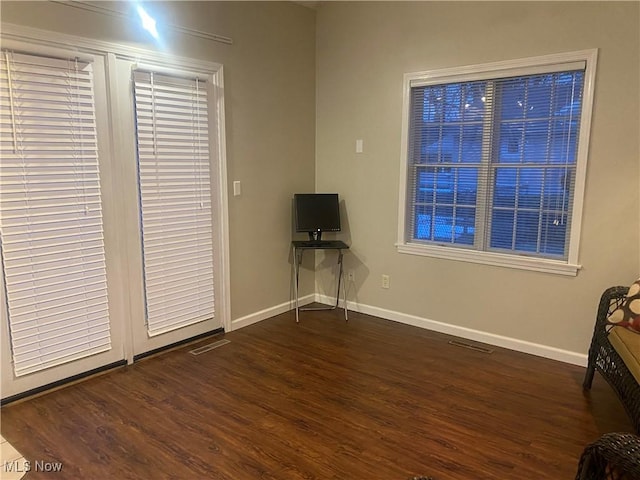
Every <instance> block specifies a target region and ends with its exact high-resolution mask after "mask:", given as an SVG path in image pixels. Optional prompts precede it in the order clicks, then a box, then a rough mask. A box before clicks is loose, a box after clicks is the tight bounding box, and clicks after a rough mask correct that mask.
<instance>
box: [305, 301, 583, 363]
mask: <svg viewBox="0 0 640 480" xmlns="http://www.w3.org/2000/svg"><path fill="white" fill-rule="evenodd" d="M315 301H316V302H320V303H325V304H328V305H335V301H336V299H335V297H329V296H326V295H319V294H316V296H315ZM347 307H348V309H349V310H352V311H354V312H359V313H364V314H367V315H373V316H376V317H380V318H384V319H386V320H392V321H394V322H399V323H404V324H406V325H413V326H414V327H420V328H425V329H427V330H433V331H434V332H440V333H445V334H447V335H453V336H456V337H460V338H465V339H467V340H473V341H476V342H480V343H486V344H489V345H494V346H496V347H503V348H508V349H509V350H515V351H517V352H522V353H529V354H531V355H536V356H538V357H544V358H549V359H551V360H558V361H560V362H564V363H570V364H572V365H579V366H581V367H586V366H587V355H585V354H582V353H576V352H570V351H568V350H562V349H560V348H556V347H550V346H548V345H540V344H538V343H532V342H527V341H524V340H518V339H517V338H510V337H503V336H502V335H496V334H493V333H488V332H482V331H480V330H473V329H471V328H466V327H460V326H457V325H450V324H448V323H442V322H438V321H435V320H429V319H427V318H422V317H417V316H415V315H409V314H406V313H401V312H396V311H393V310H387V309H385V308H380V307H372V306H370V305H363V304H358V303H355V302H349V301H347Z"/></svg>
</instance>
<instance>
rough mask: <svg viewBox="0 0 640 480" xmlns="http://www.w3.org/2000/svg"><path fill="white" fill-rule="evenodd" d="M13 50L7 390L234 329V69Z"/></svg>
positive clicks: (2, 208) (7, 56) (3, 201)
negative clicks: (230, 127) (229, 74)
mask: <svg viewBox="0 0 640 480" xmlns="http://www.w3.org/2000/svg"><path fill="white" fill-rule="evenodd" d="M138 53H139V52H138ZM2 55H3V56H2V59H1V60H2V62H1V67H0V102H1V103H0V106H1V119H0V122H1V126H2V127H1V130H0V142H1V150H0V188H1V190H0V240H1V244H0V246H1V253H2V262H1V270H0V316H1V318H0V323H1V325H0V332H1V333H2V345H1V348H0V350H1V353H0V355H1V360H2V371H1V374H2V384H1V387H2V392H1V393H2V399H5V400H6V399H8V398H11V397H13V396H14V395H19V394H21V393H24V392H27V391H30V390H33V389H37V388H39V387H42V386H46V385H48V384H52V383H55V382H58V381H61V380H64V379H67V378H69V377H73V376H75V375H78V374H84V373H86V372H90V371H92V370H94V369H100V368H103V367H105V366H109V365H112V364H117V363H124V362H125V361H126V362H132V361H134V360H135V358H136V356H141V355H143V354H145V353H147V352H150V351H153V350H155V349H158V348H161V347H165V346H167V345H171V344H173V343H176V342H180V341H182V340H185V339H189V338H191V337H194V336H197V335H200V334H203V333H207V332H212V331H216V330H218V329H221V328H223V327H225V326H227V327H228V326H229V318H228V312H227V309H226V307H227V305H228V301H227V297H228V291H226V290H225V289H224V285H225V284H226V283H227V282H226V281H225V278H226V277H227V275H228V268H227V267H226V265H227V264H228V254H227V253H226V241H225V238H226V213H225V212H226V200H225V198H226V187H225V181H226V180H225V175H226V174H225V169H224V141H223V138H224V133H223V132H224V129H223V120H222V119H223V106H222V105H223V100H222V94H221V91H222V90H221V88H220V85H221V81H222V79H221V75H222V71H221V68H217V67H216V68H214V69H208V68H200V69H198V68H195V69H193V71H191V70H185V71H182V70H177V69H176V68H175V62H173V63H172V64H171V65H166V64H164V66H163V59H162V58H161V56H158V55H154V54H151V55H150V58H152V60H154V61H152V62H149V64H145V65H141V64H140V63H138V62H139V58H140V55H139V54H137V55H136V57H137V58H136V60H135V61H134V60H133V59H132V57H131V56H130V55H128V54H127V52H126V51H125V52H123V51H120V52H119V53H111V52H104V53H103V54H99V53H87V54H85V53H82V54H81V55H79V54H78V53H77V52H70V51H65V50H64V49H61V48H53V47H43V46H36V45H31V44H28V48H25V44H24V43H18V42H12V41H10V40H9V41H5V40H4V39H3V51H2ZM174 60H175V59H174ZM207 65H209V64H207ZM218 67H219V66H218Z"/></svg>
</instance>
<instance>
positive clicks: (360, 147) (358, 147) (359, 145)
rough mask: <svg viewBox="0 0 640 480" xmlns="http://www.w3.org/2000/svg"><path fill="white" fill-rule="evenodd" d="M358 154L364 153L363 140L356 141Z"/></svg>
mask: <svg viewBox="0 0 640 480" xmlns="http://www.w3.org/2000/svg"><path fill="white" fill-rule="evenodd" d="M356 153H362V139H361V138H359V139H358V140H356Z"/></svg>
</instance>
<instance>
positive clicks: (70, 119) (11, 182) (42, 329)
mask: <svg viewBox="0 0 640 480" xmlns="http://www.w3.org/2000/svg"><path fill="white" fill-rule="evenodd" d="M0 63H1V67H0V111H1V115H0V125H1V129H0V144H1V147H0V155H1V161H0V187H1V194H0V239H1V244H2V261H3V267H4V269H3V270H4V276H5V288H6V293H7V303H8V314H9V331H10V337H11V348H12V355H13V362H14V371H15V374H16V376H21V375H26V374H29V373H33V372H36V371H39V370H43V369H45V368H49V367H53V366H55V365H60V364H63V363H66V362H69V361H72V360H76V359H79V358H83V357H86V356H89V355H93V354H96V353H99V352H104V351H107V350H109V349H110V348H111V340H110V331H109V312H108V303H107V280H106V266H105V253H104V240H103V225H102V209H101V197H100V178H99V171H98V146H97V135H96V121H95V108H94V87H93V73H92V65H91V63H89V62H86V61H82V60H79V59H57V58H48V57H40V56H35V55H29V54H22V53H12V52H6V51H3V52H2V59H1V62H0Z"/></svg>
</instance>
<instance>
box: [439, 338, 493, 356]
mask: <svg viewBox="0 0 640 480" xmlns="http://www.w3.org/2000/svg"><path fill="white" fill-rule="evenodd" d="M449 345H454V346H456V347H464V348H468V349H469V350H475V351H477V352H482V353H493V350H492V349H490V348H487V347H483V346H481V345H474V344H473V343H467V342H461V341H460V340H449Z"/></svg>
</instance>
